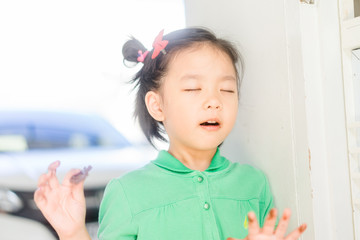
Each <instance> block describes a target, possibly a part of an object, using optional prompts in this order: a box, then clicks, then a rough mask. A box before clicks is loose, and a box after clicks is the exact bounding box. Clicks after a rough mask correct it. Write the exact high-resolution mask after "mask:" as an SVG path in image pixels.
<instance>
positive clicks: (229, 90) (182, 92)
mask: <svg viewBox="0 0 360 240" xmlns="http://www.w3.org/2000/svg"><path fill="white" fill-rule="evenodd" d="M159 102H160V107H159V108H160V110H161V119H160V120H161V121H162V122H163V124H164V127H165V130H166V132H167V134H168V136H169V140H170V149H171V148H172V147H176V148H177V149H178V148H184V147H185V148H190V149H196V150H213V149H215V148H217V146H218V145H219V144H220V143H222V142H223V141H224V139H225V138H226V136H227V135H228V134H229V133H230V131H231V129H232V128H233V126H234V123H235V121H236V115H237V109H238V93H237V80H236V73H235V69H234V67H233V63H232V61H231V59H230V58H229V56H228V55H227V54H225V53H223V52H222V51H220V50H218V49H216V48H215V47H213V46H211V45H208V44H204V45H199V46H197V47H193V48H190V49H186V50H183V51H179V52H178V53H177V54H176V56H175V57H174V58H173V59H172V60H171V61H170V63H169V65H168V72H167V74H166V76H165V77H164V79H162V85H161V89H160V94H159ZM158 120H159V119H158Z"/></svg>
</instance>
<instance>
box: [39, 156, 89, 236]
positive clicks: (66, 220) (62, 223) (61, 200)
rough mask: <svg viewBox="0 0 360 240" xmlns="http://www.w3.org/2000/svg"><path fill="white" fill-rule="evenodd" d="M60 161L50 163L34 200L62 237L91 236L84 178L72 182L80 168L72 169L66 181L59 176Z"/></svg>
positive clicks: (40, 179)
mask: <svg viewBox="0 0 360 240" xmlns="http://www.w3.org/2000/svg"><path fill="white" fill-rule="evenodd" d="M59 165H60V162H59V161H56V162H53V163H52V164H50V166H49V167H48V172H47V173H45V174H42V175H41V176H40V178H39V183H38V189H37V190H36V191H35V194H34V200H35V203H36V205H37V206H38V208H39V209H40V210H41V212H42V213H43V215H44V216H45V218H46V219H47V220H48V221H49V223H50V224H51V225H52V226H53V228H54V229H55V231H56V232H57V234H58V235H59V237H60V239H61V240H65V239H66V240H70V239H79V240H80V239H90V236H89V235H88V233H87V231H86V227H85V214H86V204H85V196H84V181H81V182H79V183H77V184H75V183H71V181H70V179H71V177H72V176H74V175H76V174H78V173H79V172H80V169H73V170H71V171H69V172H68V173H67V174H66V176H65V178H64V181H63V183H62V184H60V183H59V181H58V179H57V177H56V169H57V168H58V167H59Z"/></svg>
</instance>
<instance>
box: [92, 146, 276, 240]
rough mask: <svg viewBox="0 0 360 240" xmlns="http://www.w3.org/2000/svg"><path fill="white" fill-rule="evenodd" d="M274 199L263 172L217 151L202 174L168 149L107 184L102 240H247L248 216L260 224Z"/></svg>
mask: <svg viewBox="0 0 360 240" xmlns="http://www.w3.org/2000/svg"><path fill="white" fill-rule="evenodd" d="M272 207H273V198H272V195H271V192H270V189H269V185H268V182H267V180H266V178H265V176H264V174H263V173H262V172H261V171H259V170H257V169H255V168H253V167H251V166H249V165H242V164H239V163H232V162H230V161H229V160H227V159H226V158H224V157H222V156H221V155H220V153H219V150H217V152H216V153H215V155H214V157H213V159H212V161H211V164H210V166H209V168H208V169H207V170H205V171H203V172H201V171H197V170H191V169H189V168H187V167H185V166H184V165H183V164H182V163H181V162H180V161H179V160H177V159H176V158H175V157H173V156H172V155H171V154H169V153H168V152H166V151H160V152H159V155H158V157H157V159H156V160H154V161H152V162H150V163H149V164H147V165H145V166H144V167H143V168H141V169H138V170H135V171H133V172H130V173H127V174H126V175H124V176H122V177H120V178H117V179H113V180H112V181H110V183H109V184H108V185H107V187H106V190H105V193H104V197H103V200H102V203H101V206H100V213H99V223H100V227H99V232H98V236H99V239H100V240H110V239H111V240H115V239H118V240H125V239H138V240H174V239H176V240H225V239H226V238H228V237H234V238H240V239H242V238H245V237H246V235H247V213H248V212H249V211H254V212H255V214H256V216H257V218H258V219H259V222H260V225H261V226H262V225H263V223H264V220H265V217H266V215H267V213H268V212H269V210H270V209H271V208H272Z"/></svg>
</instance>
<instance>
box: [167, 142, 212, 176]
mask: <svg viewBox="0 0 360 240" xmlns="http://www.w3.org/2000/svg"><path fill="white" fill-rule="evenodd" d="M216 150H217V148H214V149H206V150H198V149H183V148H181V149H179V148H177V147H175V146H172V145H170V147H169V150H168V152H169V153H170V154H171V155H173V156H174V157H175V158H176V159H178V160H179V161H180V162H181V163H182V164H184V166H186V167H187V168H189V169H192V170H198V171H205V170H206V169H208V167H209V166H210V164H211V160H212V158H213V157H214V155H215V153H216Z"/></svg>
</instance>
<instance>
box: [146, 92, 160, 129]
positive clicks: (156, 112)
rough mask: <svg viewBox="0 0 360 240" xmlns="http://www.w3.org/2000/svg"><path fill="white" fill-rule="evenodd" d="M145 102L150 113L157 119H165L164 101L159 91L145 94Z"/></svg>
mask: <svg viewBox="0 0 360 240" xmlns="http://www.w3.org/2000/svg"><path fill="white" fill-rule="evenodd" d="M145 104H146V108H147V110H148V112H149V114H150V115H151V116H152V117H153V118H154V119H155V120H157V121H159V122H162V121H164V113H163V111H162V101H161V96H160V94H159V93H157V92H154V91H149V92H147V93H146V95H145Z"/></svg>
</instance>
